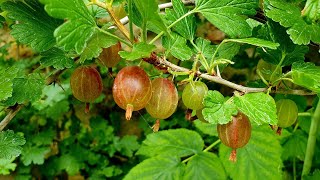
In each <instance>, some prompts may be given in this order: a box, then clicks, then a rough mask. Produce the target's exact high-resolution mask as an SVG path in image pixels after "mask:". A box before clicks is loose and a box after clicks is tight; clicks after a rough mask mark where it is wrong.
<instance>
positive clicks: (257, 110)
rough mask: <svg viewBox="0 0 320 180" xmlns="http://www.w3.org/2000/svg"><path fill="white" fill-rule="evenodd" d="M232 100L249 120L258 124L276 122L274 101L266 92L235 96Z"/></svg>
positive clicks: (273, 123)
mask: <svg viewBox="0 0 320 180" xmlns="http://www.w3.org/2000/svg"><path fill="white" fill-rule="evenodd" d="M234 102H235V104H236V105H237V107H238V108H239V110H240V111H241V112H243V113H244V114H245V115H247V116H248V117H249V119H250V121H253V122H255V123H257V124H258V125H260V124H262V123H268V124H272V125H276V124H277V122H278V120H277V109H276V103H275V101H274V99H273V98H272V97H271V96H270V95H268V94H265V93H262V92H261V93H249V94H245V95H243V96H236V97H235V99H234Z"/></svg>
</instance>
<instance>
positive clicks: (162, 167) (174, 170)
mask: <svg viewBox="0 0 320 180" xmlns="http://www.w3.org/2000/svg"><path fill="white" fill-rule="evenodd" d="M174 155H175V154H171V156H165V157H162V156H156V157H153V158H149V159H147V160H144V161H142V162H141V163H140V164H138V165H137V166H135V167H134V168H132V169H131V170H130V172H129V173H128V174H127V175H126V176H125V178H124V180H131V179H132V180H137V179H157V180H164V179H181V178H182V176H183V173H184V170H185V165H184V164H183V163H181V161H180V158H177V157H175V156H174Z"/></svg>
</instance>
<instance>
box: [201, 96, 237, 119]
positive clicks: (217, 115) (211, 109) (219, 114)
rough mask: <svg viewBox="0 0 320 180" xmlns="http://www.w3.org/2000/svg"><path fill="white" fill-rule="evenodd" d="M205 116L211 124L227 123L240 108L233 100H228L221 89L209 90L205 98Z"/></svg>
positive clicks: (203, 112)
mask: <svg viewBox="0 0 320 180" xmlns="http://www.w3.org/2000/svg"><path fill="white" fill-rule="evenodd" d="M203 104H204V109H203V110H202V114H203V117H204V119H205V120H206V121H208V122H209V123H211V124H227V123H228V122H229V121H231V120H232V115H236V114H237V112H238V110H237V108H236V106H235V105H234V104H233V103H232V102H231V101H226V99H225V98H224V97H223V95H222V94H221V93H220V92H219V91H211V90H209V91H208V93H207V95H206V96H205V97H204V100H203Z"/></svg>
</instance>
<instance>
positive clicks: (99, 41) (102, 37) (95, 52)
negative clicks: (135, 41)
mask: <svg viewBox="0 0 320 180" xmlns="http://www.w3.org/2000/svg"><path fill="white" fill-rule="evenodd" d="M117 42H118V40H117V39H115V38H114V37H111V36H108V35H106V34H104V33H102V32H100V31H97V30H96V31H95V32H94V34H93V35H92V37H91V38H90V39H89V40H88V44H87V46H86V47H85V49H84V51H83V53H82V54H81V56H80V62H84V61H85V60H86V59H92V58H96V57H98V56H99V54H100V53H101V52H102V48H108V47H110V46H112V45H114V44H116V43H117Z"/></svg>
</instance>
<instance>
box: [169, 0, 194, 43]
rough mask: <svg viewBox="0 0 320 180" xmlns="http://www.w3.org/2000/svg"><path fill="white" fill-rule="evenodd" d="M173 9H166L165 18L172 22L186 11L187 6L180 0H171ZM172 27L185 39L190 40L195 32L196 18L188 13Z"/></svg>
mask: <svg viewBox="0 0 320 180" xmlns="http://www.w3.org/2000/svg"><path fill="white" fill-rule="evenodd" d="M172 5H173V9H172V10H171V9H167V10H166V18H167V19H168V20H169V21H170V23H173V22H174V21H176V20H177V19H179V18H180V17H181V16H183V15H185V14H186V13H188V10H187V8H186V7H185V5H184V4H183V3H182V1H181V0H172ZM173 29H174V30H175V31H176V32H177V33H179V34H180V35H181V36H182V37H184V38H185V39H188V40H190V41H192V40H193V39H194V35H195V32H196V18H195V17H194V15H189V16H187V17H185V18H183V19H182V20H181V21H179V22H178V23H177V24H175V25H174V26H173Z"/></svg>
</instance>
